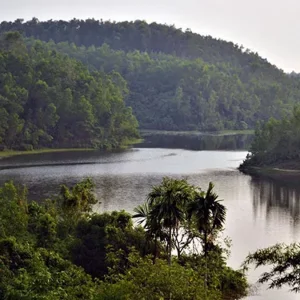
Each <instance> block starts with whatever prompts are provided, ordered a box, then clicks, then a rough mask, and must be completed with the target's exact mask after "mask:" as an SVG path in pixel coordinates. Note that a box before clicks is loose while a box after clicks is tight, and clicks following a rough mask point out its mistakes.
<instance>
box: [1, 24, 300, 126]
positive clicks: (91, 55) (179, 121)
mask: <svg viewBox="0 0 300 300" xmlns="http://www.w3.org/2000/svg"><path fill="white" fill-rule="evenodd" d="M9 30H16V31H20V32H21V33H23V34H24V35H25V36H26V37H33V38H35V39H39V40H42V41H46V42H48V44H47V47H48V48H49V49H51V50H57V51H59V52H61V53H64V54H68V55H69V56H70V57H72V58H76V59H77V60H80V61H82V62H83V63H84V64H85V65H87V66H88V67H89V69H90V70H91V71H95V70H96V71H99V70H102V71H104V72H108V73H110V72H112V71H117V72H119V73H120V74H121V75H122V76H123V77H124V78H125V80H126V81H127V86H128V89H129V93H128V96H127V97H126V99H125V102H126V104H127V105H128V106H131V107H132V109H133V113H134V115H135V116H136V117H137V119H138V121H139V123H140V126H141V128H146V129H165V130H209V131H211V130H222V129H247V128H254V127H255V125H256V122H257V121H260V120H264V121H266V120H268V119H269V118H270V117H275V118H281V117H284V116H288V115H290V114H291V112H292V109H293V106H294V104H295V103H297V102H298V99H299V97H300V78H299V77H296V76H289V75H288V74H285V73H284V72H283V71H281V70H279V69H278V68H276V67H275V66H273V65H272V64H270V63H269V62H268V61H267V60H265V59H263V58H261V57H260V56H259V55H258V54H257V53H253V52H251V51H250V50H249V49H246V50H245V49H244V48H243V47H242V46H239V45H236V44H233V43H230V42H226V41H222V40H217V39H214V38H212V37H209V36H201V35H199V34H195V33H192V32H191V31H190V30H186V31H182V30H181V29H177V28H175V27H174V26H167V25H161V24H157V23H151V24H147V23H146V22H144V21H135V22H120V23H115V22H109V21H105V22H104V21H97V20H94V19H88V20H85V21H84V20H76V19H73V20H71V21H69V22H67V21H53V20H49V21H44V22H40V21H38V20H37V19H32V20H31V21H28V22H25V23H24V22H22V20H16V21H15V22H2V23H1V25H0V32H6V31H9Z"/></svg>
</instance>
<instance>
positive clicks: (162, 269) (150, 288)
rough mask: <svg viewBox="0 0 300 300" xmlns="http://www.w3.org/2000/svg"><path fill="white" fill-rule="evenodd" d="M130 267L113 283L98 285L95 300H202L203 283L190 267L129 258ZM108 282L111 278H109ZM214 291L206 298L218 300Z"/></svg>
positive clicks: (201, 277)
mask: <svg viewBox="0 0 300 300" xmlns="http://www.w3.org/2000/svg"><path fill="white" fill-rule="evenodd" d="M130 260H131V261H132V260H134V261H133V262H132V264H133V266H131V267H130V268H129V269H128V271H127V272H126V273H125V274H124V275H121V276H120V277H119V278H117V279H116V278H115V277H114V278H113V280H114V281H116V282H113V283H112V282H109V281H108V282H106V283H104V284H102V286H101V285H100V293H99V295H98V298H96V299H99V300H100V299H120V300H121V299H124V300H125V299H145V300H146V299H149V300H159V299H169V298H170V295H171V299H174V300H181V299H186V300H189V299H199V300H200V299H204V298H205V291H204V283H203V276H201V275H202V274H201V272H197V271H195V270H193V269H192V268H190V267H183V266H180V265H178V264H177V263H174V264H173V265H172V266H168V264H167V262H166V261H163V260H157V261H156V263H155V264H153V262H152V260H151V259H150V258H145V259H138V258H137V257H133V256H132V255H131V257H130ZM109 279H110V278H109ZM220 298H221V295H220V292H218V291H217V290H216V289H211V290H210V291H209V296H208V297H207V298H206V299H207V300H210V299H220Z"/></svg>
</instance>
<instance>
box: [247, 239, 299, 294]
mask: <svg viewBox="0 0 300 300" xmlns="http://www.w3.org/2000/svg"><path fill="white" fill-rule="evenodd" d="M244 264H245V267H248V266H249V265H250V264H254V265H255V267H256V268H257V267H261V266H270V267H271V268H270V270H269V271H267V272H265V273H263V274H262V275H261V276H260V278H259V282H260V283H269V287H270V288H281V287H282V286H284V285H287V286H289V287H290V289H291V291H293V292H299V291H300V282H299V271H300V245H299V244H291V245H288V246H287V245H284V244H277V245H275V246H272V247H269V248H265V249H260V250H258V251H256V252H255V253H252V254H249V255H248V257H247V258H246V260H245V263H244Z"/></svg>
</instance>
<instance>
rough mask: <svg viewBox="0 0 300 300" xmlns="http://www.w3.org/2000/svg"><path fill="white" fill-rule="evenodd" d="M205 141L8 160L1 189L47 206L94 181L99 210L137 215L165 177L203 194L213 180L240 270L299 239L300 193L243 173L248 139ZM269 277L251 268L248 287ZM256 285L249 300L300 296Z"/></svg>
mask: <svg viewBox="0 0 300 300" xmlns="http://www.w3.org/2000/svg"><path fill="white" fill-rule="evenodd" d="M206 139H207V142H203V139H202V138H199V137H187V136H185V137H182V136H180V137H178V136H177V137H174V136H171V137H170V136H167V137H164V138H162V137H153V136H152V137H148V138H147V139H146V142H145V143H143V144H140V145H138V146H137V147H136V148H133V149H129V150H126V151H120V152H114V153H101V152H97V151H91V152H62V153H52V154H51V153H47V154H46V153H44V154H36V155H24V156H15V157H10V158H5V159H2V160H1V161H0V175H1V176H0V183H3V182H4V181H7V180H14V181H15V182H17V183H20V184H25V185H26V186H27V187H28V189H29V198H30V199H33V200H37V201H40V200H42V199H45V198H47V197H49V196H51V195H53V194H54V193H57V192H58V190H59V185H60V184H62V183H65V184H68V185H71V184H74V183H75V182H77V181H79V180H81V179H83V178H86V177H90V178H92V179H93V181H94V182H95V184H96V190H95V192H96V194H97V196H98V198H99V199H100V201H101V204H100V205H99V206H97V207H96V208H95V209H96V210H98V211H100V212H101V211H111V210H120V209H125V210H126V211H129V212H132V210H133V208H134V207H136V206H137V205H138V204H141V203H142V202H144V201H145V198H146V195H147V193H148V192H149V191H150V189H151V186H153V185H156V184H159V183H160V182H161V180H162V178H163V177H164V176H172V177H176V178H187V180H188V181H189V182H190V183H192V184H196V185H198V186H200V187H202V188H203V189H206V188H207V186H208V183H209V182H210V181H212V182H214V183H215V190H216V192H217V193H218V195H219V197H220V199H224V204H225V206H226V207H227V219H226V230H225V232H224V237H225V236H228V237H230V239H231V240H232V247H231V256H230V259H229V264H230V265H231V266H232V267H235V268H238V267H239V266H240V265H241V263H242V262H243V260H244V258H245V257H246V256H247V254H248V253H249V252H251V251H255V250H256V249H258V248H262V247H268V246H271V245H273V244H275V243H277V242H285V243H290V242H293V241H299V238H300V222H299V220H300V219H299V216H300V188H299V187H297V185H296V186H294V185H293V184H290V183H286V182H284V181H276V182H275V181H272V180H269V179H263V178H253V177H251V176H247V175H244V174H242V173H240V172H239V171H238V170H237V167H238V165H239V164H240V163H241V162H242V161H243V159H244V158H245V157H246V154H247V151H245V150H244V148H246V146H245V141H247V139H248V138H247V137H246V138H245V137H239V138H237V137H235V138H233V137H220V138H219V139H218V138H215V137H213V138H212V137H206ZM159 140H160V142H159ZM172 141H173V142H172ZM216 141H217V142H216ZM191 149H192V150H191ZM262 271H263V270H262V269H258V270H256V271H254V270H252V269H251V270H250V271H249V275H248V278H249V281H250V282H251V283H255V282H256V280H257V278H258V275H259V274H260V273H262ZM255 287H256V288H257V290H256V292H255V293H254V294H253V295H252V296H249V297H248V298H247V299H249V300H255V299H264V300H265V299H267V300H271V299H272V300H282V299H285V300H294V299H296V298H297V297H296V294H292V293H288V292H287V291H286V290H284V289H282V290H272V291H270V290H267V289H266V287H265V286H257V285H255Z"/></svg>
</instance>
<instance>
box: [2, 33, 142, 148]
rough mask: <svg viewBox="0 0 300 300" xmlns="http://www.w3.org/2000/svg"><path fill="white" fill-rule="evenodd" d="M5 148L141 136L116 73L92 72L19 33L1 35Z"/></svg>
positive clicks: (111, 144) (118, 141)
mask: <svg viewBox="0 0 300 300" xmlns="http://www.w3.org/2000/svg"><path fill="white" fill-rule="evenodd" d="M0 82H1V85H0V142H1V145H2V148H5V147H6V148H9V149H21V150H30V149H32V148H41V147H49V148H51V147H66V148H71V147H94V148H117V147H119V146H121V145H122V144H124V143H126V142H128V141H130V140H132V139H134V138H137V137H138V131H137V126H138V123H137V121H136V119H135V117H134V116H133V115H132V112H131V109H130V108H128V107H126V106H125V103H124V101H123V99H124V97H125V96H126V94H127V87H126V82H125V81H124V79H123V78H122V77H121V75H120V74H118V73H117V72H111V73H110V74H104V73H103V72H89V71H88V69H87V68H86V67H85V66H83V64H81V63H79V62H77V61H75V60H74V59H71V58H69V57H67V56H66V55H62V54H59V53H57V51H52V50H50V49H49V48H47V47H44V46H43V45H42V44H41V43H35V44H33V45H31V46H29V47H26V45H25V43H24V41H23V40H22V37H21V36H20V34H18V33H17V32H12V33H7V34H4V35H3V36H2V37H1V39H0Z"/></svg>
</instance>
